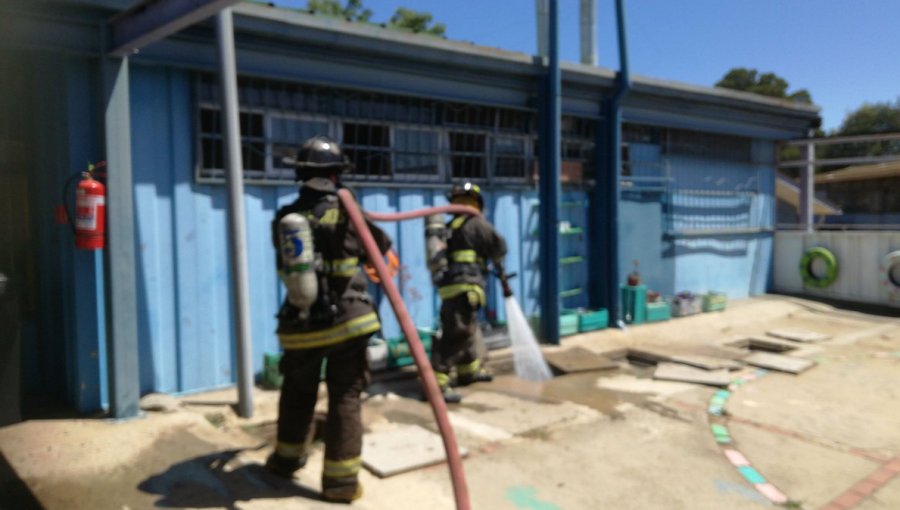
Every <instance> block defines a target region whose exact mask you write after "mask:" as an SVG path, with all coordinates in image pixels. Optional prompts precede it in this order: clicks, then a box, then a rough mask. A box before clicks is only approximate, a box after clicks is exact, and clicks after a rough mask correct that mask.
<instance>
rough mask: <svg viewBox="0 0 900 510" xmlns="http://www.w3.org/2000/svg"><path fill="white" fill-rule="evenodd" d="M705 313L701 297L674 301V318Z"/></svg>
mask: <svg viewBox="0 0 900 510" xmlns="http://www.w3.org/2000/svg"><path fill="white" fill-rule="evenodd" d="M702 311H703V299H702V298H701V297H700V296H693V297H690V298H678V297H675V298H673V299H672V316H673V317H686V316H688V315H694V314H698V313H700V312H702Z"/></svg>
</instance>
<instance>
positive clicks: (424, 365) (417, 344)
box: [338, 189, 478, 510]
mask: <svg viewBox="0 0 900 510" xmlns="http://www.w3.org/2000/svg"><path fill="white" fill-rule="evenodd" d="M338 197H340V199H341V203H342V204H343V205H344V209H346V210H347V214H348V215H349V216H350V221H351V222H353V226H354V227H355V228H356V232H357V233H358V235H359V238H360V240H361V241H362V243H363V246H364V247H365V249H366V253H368V255H369V263H371V264H372V265H373V266H375V272H376V273H377V274H378V277H379V278H381V286H382V287H384V293H385V294H387V297H388V300H390V302H391V306H392V307H393V308H394V313H395V314H396V315H397V320H398V321H399V322H400V328H401V329H402V330H403V334H404V335H405V336H406V340H407V342H409V350H410V352H411V353H412V355H413V359H414V360H415V362H416V367H418V369H419V379H420V380H421V381H422V386H423V387H424V390H425V395H426V396H427V397H428V402H429V403H430V404H431V409H432V410H433V411H434V418H435V420H436V421H437V425H438V430H439V431H440V433H441V437H442V438H443V440H444V449H445V450H446V451H447V464H448V465H449V467H450V478H451V481H452V482H453V494H454V496H455V498H456V508H457V510H470V508H471V506H470V505H469V488H468V486H467V485H466V475H465V473H464V472H463V467H462V459H461V458H460V456H459V447H458V446H457V444H456V435H455V434H454V432H453V427H452V426H451V425H450V419H449V418H448V416H447V404H446V403H445V402H444V397H443V395H442V394H441V389H440V388H439V387H438V384H437V379H435V377H434V372H433V371H432V369H431V363H429V361H428V356H427V354H426V353H425V348H424V347H423V346H422V340H421V339H420V338H419V333H418V331H416V326H415V325H414V324H413V321H412V318H411V317H410V316H409V312H408V311H407V310H406V305H405V304H404V303H403V299H402V298H401V297H400V292H399V291H398V290H397V286H396V285H394V281H393V279H392V278H391V275H390V273H389V272H388V268H387V266H386V265H385V263H384V258H383V257H382V256H381V250H379V249H378V245H377V244H376V243H375V239H374V238H373V237H372V233H371V232H370V231H369V227H368V226H367V225H366V221H365V218H363V215H362V211H361V210H360V208H359V205H358V204H357V203H356V199H354V198H353V194H352V193H350V191H348V190H346V189H341V190H338ZM423 211H424V212H423ZM438 212H457V213H462V214H473V213H474V214H478V211H477V210H475V209H473V208H471V207H467V206H443V207H436V208H431V209H422V210H419V211H411V212H409V213H400V214H389V215H385V214H376V213H368V216H369V218H371V219H373V220H377V221H399V219H409V218H415V217H417V216H425V215H428V214H435V213H438ZM401 217H402V218H401Z"/></svg>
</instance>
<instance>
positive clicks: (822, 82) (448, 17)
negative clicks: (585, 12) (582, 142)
mask: <svg viewBox="0 0 900 510" xmlns="http://www.w3.org/2000/svg"><path fill="white" fill-rule="evenodd" d="M597 2H598V5H597V10H598V20H599V22H598V27H599V37H598V46H599V59H600V65H601V66H603V67H611V68H617V67H618V55H617V51H618V50H617V48H616V39H615V37H616V36H615V7H614V2H613V0H597ZM276 3H278V4H280V5H290V6H295V7H305V6H306V0H277V1H276ZM363 3H364V5H365V6H366V7H368V8H370V9H372V11H374V16H373V21H383V20H386V19H387V18H389V17H390V16H391V14H392V13H393V12H394V9H396V8H397V7H398V6H404V7H408V8H411V9H416V10H424V11H429V12H431V13H432V14H433V15H434V17H435V19H436V20H437V21H440V22H442V23H444V24H446V25H447V36H448V37H449V38H450V39H459V40H466V41H472V42H475V43H478V44H482V45H485V46H495V47H499V48H504V49H509V50H516V51H523V52H528V53H533V52H534V51H535V47H536V42H535V39H536V38H535V33H536V27H535V13H534V11H535V7H534V5H535V3H534V0H363ZM626 12H627V21H628V45H629V53H630V63H631V72H632V73H634V74H641V75H646V76H652V77H655V78H663V79H669V80H677V81H683V82H687V83H694V84H699V85H712V84H714V83H715V82H716V81H717V80H718V79H719V78H721V77H722V76H723V75H724V74H725V73H726V72H727V71H728V70H729V69H730V68H732V67H738V66H740V67H750V68H756V69H759V70H760V71H763V72H764V71H773V72H775V73H777V74H778V75H780V76H782V77H784V78H785V79H787V81H788V82H789V83H790V85H791V90H793V89H797V88H805V89H807V90H809V91H810V93H811V94H812V96H813V101H814V102H815V103H816V104H818V105H819V106H820V107H821V108H822V118H823V125H824V127H825V129H833V128H836V127H837V126H838V125H840V122H841V120H842V119H843V118H844V116H845V115H846V113H847V112H848V111H850V110H853V109H855V108H856V107H858V106H860V105H861V104H862V103H864V102H867V101H868V102H875V101H894V100H896V99H897V98H898V97H900V28H898V27H900V25H898V20H900V0H626ZM560 24H561V27H560V28H561V30H560V33H561V34H563V35H562V36H561V39H560V50H561V54H562V58H563V59H564V60H572V61H577V60H578V58H579V55H578V0H560Z"/></svg>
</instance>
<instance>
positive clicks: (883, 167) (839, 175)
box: [816, 156, 900, 193]
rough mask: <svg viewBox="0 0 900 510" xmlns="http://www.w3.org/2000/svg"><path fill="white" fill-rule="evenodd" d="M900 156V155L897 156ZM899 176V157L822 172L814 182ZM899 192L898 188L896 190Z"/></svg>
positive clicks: (825, 182)
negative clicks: (895, 159)
mask: <svg viewBox="0 0 900 510" xmlns="http://www.w3.org/2000/svg"><path fill="white" fill-rule="evenodd" d="M898 158H900V156H898ZM888 177H900V159H898V160H897V161H890V162H887V163H877V164H873V165H856V166H848V167H847V168H842V169H840V170H834V171H833V172H822V173H820V174H818V175H816V184H828V183H831V182H847V181H864V180H868V179H884V178H888ZM897 192H898V193H900V190H897Z"/></svg>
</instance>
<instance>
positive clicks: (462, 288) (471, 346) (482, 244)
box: [432, 182, 506, 403]
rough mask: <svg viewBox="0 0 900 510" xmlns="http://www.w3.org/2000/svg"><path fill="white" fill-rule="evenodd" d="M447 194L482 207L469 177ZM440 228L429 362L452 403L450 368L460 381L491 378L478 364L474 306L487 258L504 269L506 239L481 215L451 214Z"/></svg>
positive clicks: (480, 296) (480, 303)
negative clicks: (443, 243)
mask: <svg viewBox="0 0 900 510" xmlns="http://www.w3.org/2000/svg"><path fill="white" fill-rule="evenodd" d="M447 198H448V200H450V202H451V203H453V204H458V205H467V206H470V207H474V208H476V209H478V210H479V211H483V210H484V199H483V198H482V196H481V188H479V187H478V185H477V184H473V183H471V182H467V183H465V184H463V185H458V186H454V187H453V189H452V190H451V191H450V193H449V194H448V195H447ZM446 232H448V239H447V248H446V257H447V265H446V270H444V271H443V274H441V275H440V276H439V277H438V281H437V285H438V295H439V296H440V297H441V300H442V302H441V330H442V331H441V335H440V338H439V339H438V340H437V342H436V345H435V347H434V350H433V353H432V364H433V366H434V371H435V376H436V377H437V381H438V385H440V387H441V391H442V393H443V395H444V400H445V401H447V402H449V403H456V402H459V401H460V400H462V397H461V396H460V394H459V393H457V392H455V391H453V390H452V389H451V387H450V381H451V379H450V375H451V370H452V369H453V368H455V369H456V382H457V384H458V385H461V386H465V385H468V384H471V383H474V382H487V381H490V380H492V379H493V376H491V374H489V373H488V372H487V371H485V370H484V368H482V366H481V358H480V353H481V352H484V346H483V345H481V344H482V340H481V327H480V326H479V324H478V310H480V309H481V308H482V307H484V305H485V293H484V286H485V274H486V273H487V263H488V262H491V263H493V265H494V269H495V270H496V271H497V272H498V274H501V275H502V274H504V271H503V259H504V257H505V256H506V241H505V240H504V239H503V237H502V236H501V235H500V234H499V233H497V231H496V230H495V229H494V227H493V226H491V224H490V223H488V221H487V220H485V219H484V218H483V217H482V216H469V215H458V216H454V217H453V219H452V220H450V222H449V223H448V224H447V227H446Z"/></svg>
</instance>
